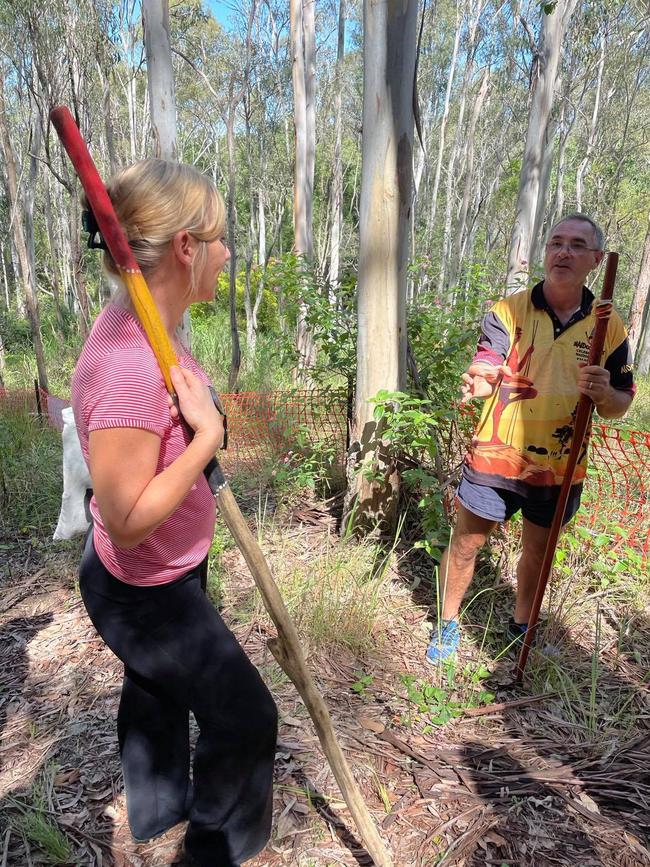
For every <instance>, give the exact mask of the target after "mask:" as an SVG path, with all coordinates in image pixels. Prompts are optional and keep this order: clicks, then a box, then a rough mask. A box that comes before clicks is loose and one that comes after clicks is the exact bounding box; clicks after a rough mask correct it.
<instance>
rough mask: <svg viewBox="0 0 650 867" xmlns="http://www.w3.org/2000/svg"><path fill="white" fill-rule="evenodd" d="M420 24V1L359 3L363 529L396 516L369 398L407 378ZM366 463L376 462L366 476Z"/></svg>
mask: <svg viewBox="0 0 650 867" xmlns="http://www.w3.org/2000/svg"><path fill="white" fill-rule="evenodd" d="M416 21H417V2H416V0H405V2H403V3H400V4H398V3H392V2H388V0H385V2H374V0H365V2H364V4H363V22H364V50H363V80H364V86H363V166H362V179H361V208H360V224H359V282H358V290H357V305H358V306H357V320H358V338H357V381H356V399H355V407H354V418H353V421H352V429H351V434H350V450H349V455H348V468H349V485H348V494H347V498H346V513H347V515H348V518H350V517H351V516H353V518H354V522H355V525H356V526H357V527H359V528H369V527H372V526H383V527H385V528H391V527H393V526H394V524H395V520H396V516H397V500H398V493H399V476H398V472H397V470H396V468H395V465H394V462H393V461H392V460H391V458H390V456H389V455H388V453H387V450H386V447H385V443H383V442H382V431H381V425H380V424H379V425H378V423H377V422H375V420H374V415H373V410H374V405H373V404H372V402H371V401H372V398H373V397H374V396H375V395H376V394H377V392H378V391H379V390H380V389H388V390H389V391H397V390H401V389H403V388H404V386H405V379H406V269H407V262H408V239H409V229H410V220H411V203H412V196H413V126H414V119H413V83H414V82H413V79H414V75H415V52H416ZM362 467H372V468H373V473H372V480H370V479H369V478H368V475H367V474H365V473H364V472H363V471H362V470H361V468H362ZM375 470H376V472H375Z"/></svg>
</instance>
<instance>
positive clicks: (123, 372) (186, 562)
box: [72, 304, 216, 587]
mask: <svg viewBox="0 0 650 867" xmlns="http://www.w3.org/2000/svg"><path fill="white" fill-rule="evenodd" d="M179 361H180V363H181V364H182V365H183V366H184V367H188V368H190V369H191V370H192V371H193V372H194V373H195V374H197V375H198V376H199V377H200V378H201V379H202V380H203V381H204V382H205V383H208V382H209V380H208V378H207V376H206V374H205V372H204V371H203V370H202V369H201V368H200V367H199V365H198V364H197V363H196V361H195V360H194V359H193V358H192V357H191V356H190V355H189V353H187V352H183V353H181V355H180V356H179ZM72 408H73V411H74V417H75V421H76V423H77V431H78V432H79V440H80V442H81V450H82V452H83V455H84V458H85V459H86V462H88V435H89V433H90V432H91V431H93V430H99V429H102V428H132V427H135V428H142V429H143V430H149V431H153V433H155V434H157V435H158V436H159V437H160V454H159V456H158V464H157V466H156V474H158V473H161V472H162V471H163V470H164V469H165V468H166V467H168V466H169V465H170V464H171V463H172V462H173V461H174V460H175V459H176V458H177V457H178V456H179V455H180V454H182V452H183V451H184V450H185V448H186V446H187V444H188V442H189V438H188V435H187V433H186V431H185V428H184V427H183V425H182V424H181V423H180V422H179V421H178V420H172V418H171V416H170V414H169V406H168V403H167V390H166V388H165V383H164V380H163V377H162V374H161V372H160V369H159V367H158V363H157V361H156V357H155V355H154V354H153V350H152V348H151V346H150V344H149V341H148V340H147V337H146V335H145V333H144V330H143V329H142V326H141V325H140V323H139V322H138V320H137V319H135V318H134V317H133V316H132V315H131V314H130V313H129V312H128V311H127V310H125V309H124V308H123V307H120V306H118V305H117V304H108V305H107V306H106V307H105V308H104V310H102V312H101V313H100V314H99V316H98V317H97V319H96V321H95V324H94V325H93V328H92V331H91V332H90V335H89V336H88V339H87V340H86V343H85V344H84V348H83V350H82V352H81V356H80V357H79V361H78V362H77V367H76V369H75V372H74V375H73V377H72ZM90 511H91V514H92V517H93V524H94V542H95V550H96V551H97V555H98V556H99V559H100V560H101V561H102V563H103V564H104V566H105V567H106V568H107V569H108V571H109V572H110V573H111V574H112V575H114V576H115V577H116V578H119V579H120V580H121V581H124V582H125V583H127V584H133V585H136V586H139V587H145V586H155V585H158V584H167V583H168V582H170V581H173V580H174V579H175V578H178V577H180V576H181V575H183V574H184V573H185V572H188V571H189V570H190V569H193V568H194V567H195V566H197V565H198V564H199V563H200V562H201V561H202V560H203V558H204V557H205V555H206V554H207V552H208V548H209V547H210V542H211V541H212V535H213V533H214V524H215V512H216V507H215V502H214V497H213V495H212V493H211V491H210V488H209V486H208V483H207V481H206V479H205V477H204V476H203V474H201V475H200V476H199V477H198V479H197V480H196V482H195V483H194V484H193V485H192V488H191V490H190V492H189V493H188V495H187V497H185V499H184V500H183V502H182V503H181V504H180V505H179V507H178V508H177V509H176V511H175V512H174V513H173V514H172V515H170V516H169V518H167V520H166V521H163V523H162V524H161V525H160V526H159V527H157V528H156V529H155V530H154V531H153V533H152V534H151V535H150V536H149V537H148V538H147V539H145V540H144V542H141V543H140V544H139V545H137V546H136V547H135V548H129V549H123V548H118V547H117V546H116V545H114V544H113V542H111V539H110V537H109V535H108V533H107V532H106V528H105V527H104V524H103V522H102V517H101V515H100V513H99V509H98V508H97V503H96V501H95V498H94V497H93V498H92V499H91V501H90Z"/></svg>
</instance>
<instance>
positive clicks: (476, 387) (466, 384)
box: [460, 361, 512, 403]
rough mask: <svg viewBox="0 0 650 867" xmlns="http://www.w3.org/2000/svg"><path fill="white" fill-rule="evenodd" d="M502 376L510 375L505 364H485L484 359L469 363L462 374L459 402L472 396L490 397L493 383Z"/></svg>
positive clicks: (464, 401)
mask: <svg viewBox="0 0 650 867" xmlns="http://www.w3.org/2000/svg"><path fill="white" fill-rule="evenodd" d="M504 376H512V371H511V370H510V368H509V367H508V365H507V364H487V363H486V362H484V361H479V362H477V363H476V364H471V365H470V366H469V368H468V370H467V373H464V374H463V383H462V385H461V387H460V391H461V395H462V396H461V403H467V402H468V401H470V400H471V399H472V398H473V397H481V398H484V397H490V395H491V394H493V392H494V387H495V385H496V384H497V383H498V382H499V380H500V379H502V378H503V377H504Z"/></svg>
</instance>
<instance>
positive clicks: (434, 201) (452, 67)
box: [427, 0, 461, 240]
mask: <svg viewBox="0 0 650 867" xmlns="http://www.w3.org/2000/svg"><path fill="white" fill-rule="evenodd" d="M460 31H461V14H460V0H456V32H455V34H454V47H453V50H452V53H451V63H450V64H449V72H448V74H447V89H446V91H445V104H444V107H443V110H442V118H441V120H440V133H439V136H438V160H437V162H436V172H435V176H434V178H433V190H432V192H431V210H430V211H429V231H428V232H427V237H428V238H429V240H431V238H432V237H433V232H434V229H435V222H436V210H437V207H438V188H439V186H440V173H441V171H442V157H443V153H444V150H445V131H446V129H447V121H448V120H449V105H450V102H451V88H452V85H453V83H454V75H455V72H456V61H457V60H458V45H459V43H460Z"/></svg>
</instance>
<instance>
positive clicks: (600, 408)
mask: <svg viewBox="0 0 650 867" xmlns="http://www.w3.org/2000/svg"><path fill="white" fill-rule="evenodd" d="M631 403H632V395H631V394H630V392H629V391H619V390H618V389H617V388H612V387H611V385H610V387H609V391H608V393H607V395H606V397H605V398H604V399H603V400H602V401H601V402H600V403H597V404H596V411H597V412H598V415H599V416H600V417H601V418H620V417H621V416H623V415H625V413H626V412H627V411H628V409H629V407H630V404H631Z"/></svg>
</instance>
